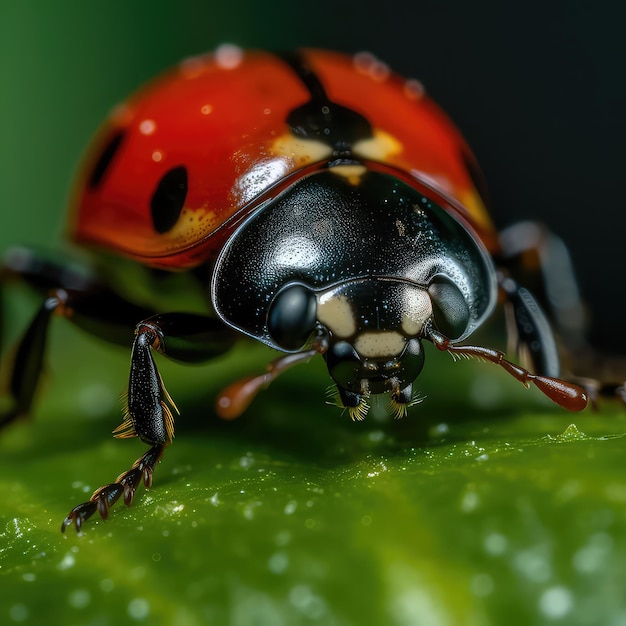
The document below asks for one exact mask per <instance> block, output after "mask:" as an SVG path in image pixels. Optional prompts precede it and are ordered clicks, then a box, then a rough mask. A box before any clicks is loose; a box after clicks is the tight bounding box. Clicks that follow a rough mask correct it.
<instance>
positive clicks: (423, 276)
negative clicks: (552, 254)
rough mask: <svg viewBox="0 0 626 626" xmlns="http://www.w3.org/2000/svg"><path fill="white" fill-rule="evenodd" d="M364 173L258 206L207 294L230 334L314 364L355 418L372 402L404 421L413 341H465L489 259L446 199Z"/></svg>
mask: <svg viewBox="0 0 626 626" xmlns="http://www.w3.org/2000/svg"><path fill="white" fill-rule="evenodd" d="M369 167H371V169H368V168H369ZM368 168H366V167H365V166H359V167H357V168H356V169H355V168H352V169H347V168H345V167H343V166H333V167H331V168H328V169H325V170H324V169H322V170H319V171H316V172H313V173H311V174H308V175H307V176H303V177H302V178H301V179H299V180H297V181H296V182H295V183H293V184H292V185H291V186H289V187H287V188H286V189H284V190H282V191H281V192H280V193H277V194H276V195H275V196H272V197H268V198H267V199H266V200H265V201H264V202H263V203H262V204H260V205H259V206H258V208H256V210H255V211H254V212H251V213H250V215H249V217H248V218H247V219H246V221H244V222H243V223H242V224H241V226H240V227H239V228H238V229H237V230H236V232H234V233H233V235H232V236H231V237H230V238H229V240H228V241H227V242H226V243H225V245H224V247H223V249H222V251H221V253H220V255H219V257H218V259H217V261H216V264H215V270H214V273H213V277H212V286H211V295H212V302H213V305H214V307H215V310H216V312H217V314H218V315H219V317H220V318H221V319H222V320H223V321H224V322H225V323H226V324H228V325H229V326H232V327H233V328H235V329H237V330H239V331H240V332H243V333H245V334H247V335H249V336H251V337H254V338H255V339H258V340H260V341H262V342H263V343H265V344H267V345H269V346H271V347H273V348H276V349H277V350H280V351H282V352H287V353H290V354H293V356H294V358H295V355H297V354H302V355H306V354H308V355H309V356H310V354H311V353H312V352H315V351H316V352H319V353H321V354H322V355H323V356H324V359H325V360H326V364H327V366H328V371H329V373H330V375H331V377H332V379H333V380H334V382H335V383H336V385H337V388H338V390H339V399H340V401H341V403H342V404H343V406H345V407H348V408H349V409H351V413H352V415H353V416H354V417H356V418H358V417H361V416H362V415H363V414H364V411H365V409H366V406H367V404H366V401H367V398H368V396H370V395H374V394H381V393H389V394H390V395H391V399H392V404H393V405H394V406H395V408H396V409H397V411H398V412H399V413H403V412H404V409H405V408H406V406H407V405H409V404H410V403H411V399H412V395H413V391H412V384H413V381H414V380H415V379H416V378H417V376H418V375H419V374H420V372H421V370H422V367H423V364H424V353H423V350H422V345H421V341H422V339H430V340H432V338H433V336H434V334H433V333H437V337H442V338H443V339H445V340H446V341H449V342H452V343H454V344H456V343H458V342H460V341H462V340H464V339H466V338H467V337H469V336H470V335H471V334H472V333H473V332H474V330H476V329H477V328H478V327H479V326H480V325H481V324H482V322H483V321H484V320H485V319H486V317H487V316H488V315H489V314H490V313H491V310H492V309H493V307H494V305H495V301H496V294H497V286H496V278H495V270H494V268H493V264H492V261H491V259H490V257H489V255H488V253H487V251H486V250H485V248H484V247H483V245H482V243H481V242H480V240H479V239H478V238H477V237H476V236H475V235H474V233H473V232H471V231H470V230H469V229H468V228H467V227H466V226H465V225H464V223H463V222H462V221H461V220H460V219H459V217H458V214H457V213H456V212H455V211H454V210H453V208H452V207H449V206H447V205H445V198H441V199H440V200H439V197H438V196H436V194H435V192H433V191H432V190H427V189H424V191H425V192H426V191H428V193H429V195H428V196H427V195H425V193H422V190H421V188H419V189H418V187H419V183H418V182H417V181H414V182H412V183H411V184H408V183H407V182H405V181H404V180H402V179H400V178H398V177H395V176H392V175H390V174H388V173H386V172H379V171H378V170H377V169H375V167H374V165H371V164H368ZM355 172H356V173H355ZM353 174H354V175H353ZM434 198H436V199H437V200H439V202H440V203H441V204H439V202H435V200H434ZM443 339H442V340H441V341H443ZM440 345H441V343H440ZM287 362H289V363H290V362H292V361H291V360H288V361H287Z"/></svg>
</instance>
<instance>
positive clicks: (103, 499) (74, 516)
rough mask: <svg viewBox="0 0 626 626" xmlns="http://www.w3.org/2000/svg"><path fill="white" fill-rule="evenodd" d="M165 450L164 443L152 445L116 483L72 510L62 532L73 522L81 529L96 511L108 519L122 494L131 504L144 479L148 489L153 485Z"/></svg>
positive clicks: (127, 503) (97, 490)
mask: <svg viewBox="0 0 626 626" xmlns="http://www.w3.org/2000/svg"><path fill="white" fill-rule="evenodd" d="M163 450H165V445H164V444H157V445H154V446H152V448H150V450H148V451H147V452H146V453H145V454H144V455H142V456H141V457H140V458H138V459H137V460H136V461H135V463H134V464H133V466H132V467H131V468H130V469H129V470H128V471H127V472H124V473H123V474H120V475H119V476H118V477H117V480H116V481H115V482H114V483H111V484H110V485H105V486H104V487H100V488H99V489H96V491H94V493H93V495H92V496H91V498H90V499H89V500H88V501H87V502H83V504H79V505H78V506H76V507H74V508H73V509H72V510H71V511H70V513H69V515H68V516H67V517H66V518H65V519H64V520H63V524H62V525H61V532H65V529H66V528H67V527H68V526H70V525H72V524H74V526H75V527H76V530H80V529H81V527H82V525H83V522H84V521H85V520H86V519H87V518H89V517H91V516H92V515H93V514H94V513H95V512H96V511H98V513H99V514H100V517H102V519H106V518H107V517H108V515H109V507H111V506H112V505H113V504H115V502H117V500H118V499H119V497H120V496H121V495H122V494H123V495H124V503H125V504H126V506H130V504H131V503H132V501H133V497H134V495H135V490H136V489H137V487H138V486H139V483H140V481H141V480H142V479H143V483H144V485H145V487H146V489H149V488H150V485H152V472H153V471H154V467H155V465H156V464H157V463H158V462H159V461H160V459H161V457H162V456H163Z"/></svg>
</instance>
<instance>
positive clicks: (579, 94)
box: [0, 1, 626, 626]
mask: <svg viewBox="0 0 626 626" xmlns="http://www.w3.org/2000/svg"><path fill="white" fill-rule="evenodd" d="M611 5H612V3H609V2H608V1H607V2H596V3H594V5H593V11H588V10H583V9H580V8H575V7H573V5H572V3H569V2H565V1H564V2H550V3H524V4H523V5H520V4H509V3H496V2H488V3H479V4H476V3H465V2H448V3H445V2H434V1H433V2H407V3H405V4H394V3H391V2H378V3H373V2H371V3H370V2H360V3H352V2H339V1H335V2H325V1H324V2H315V3H310V4H306V3H304V2H274V3H269V2H253V1H250V2H227V3H219V4H218V3H202V2H185V1H177V2H170V3H166V2H156V1H152V2H130V1H126V2H121V1H114V2H107V3H96V2H66V3H60V2H59V3H52V2H43V1H41V2H30V3H28V2H20V3H18V2H13V3H9V2H6V3H3V4H2V7H1V8H0V23H1V24H2V28H3V33H2V37H0V67H1V68H2V73H1V76H0V78H1V82H0V84H1V85H2V88H1V94H2V96H1V97H0V124H1V126H0V138H1V146H0V155H1V156H0V158H1V159H2V161H1V162H0V189H1V190H2V198H3V208H2V220H1V222H0V223H1V225H2V227H1V229H0V250H2V249H4V248H5V247H6V246H7V245H9V244H10V243H15V242H24V243H35V244H41V245H44V246H52V247H53V246H55V245H56V243H57V242H58V240H59V238H60V237H59V235H60V232H61V226H62V218H61V216H62V212H63V207H64V205H65V201H66V198H67V194H68V191H69V188H70V184H71V180H72V174H73V171H74V170H75V168H76V166H77V163H78V160H79V157H80V154H81V152H82V150H83V149H84V146H85V144H86V143H87V141H88V139H89V137H90V136H91V134H92V133H93V131H94V129H95V128H96V127H97V125H98V124H99V123H100V121H101V120H102V118H103V117H104V116H105V115H106V113H107V112H108V111H109V109H110V108H111V107H112V106H113V105H115V104H116V103H117V102H118V101H120V100H121V99H123V98H124V96H125V95H126V94H127V93H128V92H129V91H131V90H132V89H134V88H135V87H136V86H137V85H139V84H140V83H141V82H143V81H144V80H145V79H147V78H149V77H151V76H153V75H154V74H155V73H157V72H158V71H160V70H161V69H162V68H163V67H165V66H167V65H171V64H174V63H176V62H177V61H178V60H179V59H180V58H182V57H185V56H188V55H191V54H196V53H199V52H202V51H205V50H207V49H211V48H213V47H215V46H216V45H218V44H219V43H221V42H224V41H230V42H234V43H237V44H240V45H244V46H255V47H267V48H291V47H296V46H303V45H305V46H323V47H332V48H337V49H341V50H346V51H349V52H352V51H357V50H362V49H368V50H371V51H373V52H375V53H376V54H378V55H379V56H380V57H382V58H383V59H385V60H386V61H387V62H389V63H390V64H391V65H392V66H393V67H394V68H396V69H397V70H398V71H400V72H402V73H404V74H407V75H411V76H416V77H418V78H420V79H421V80H423V82H424V83H425V84H426V87H427V89H428V90H429V92H430V93H431V94H432V95H433V96H434V97H435V98H436V99H437V100H438V101H439V102H440V103H441V104H442V105H443V106H444V108H445V109H446V110H447V111H448V112H449V113H450V114H451V116H452V117H453V119H455V120H456V122H457V123H458V125H459V126H460V127H461V128H462V130H463V131H464V132H465V134H466V135H467V137H468V139H469V141H470V144H471V145H472V146H473V147H474V149H475V151H476V153H477V155H478V157H479V159H480V161H481V162H482V164H483V166H484V169H485V172H486V175H487V178H488V181H489V183H490V187H491V190H492V197H493V201H494V207H495V208H494V213H495V218H496V221H497V222H498V223H499V224H501V225H505V224H508V223H510V222H512V221H515V220H516V219H520V218H524V217H529V218H532V219H542V220H544V221H546V222H547V223H548V224H549V225H550V226H551V227H552V228H553V229H554V230H556V231H558V232H560V233H561V234H562V235H563V236H564V238H565V239H566V241H567V242H568V244H569V245H570V247H571V248H572V251H573V254H574V258H575V260H576V262H577V264H578V266H579V268H580V271H581V275H582V278H583V289H584V292H585V294H586V295H587V297H588V300H589V302H590V304H591V306H592V308H593V311H594V314H595V317H596V319H597V323H596V325H595V327H594V328H595V331H594V332H595V335H596V337H597V338H598V339H599V340H600V341H602V342H603V343H604V344H605V345H609V347H610V346H613V345H616V346H621V347H622V348H626V341H624V339H623V338H622V336H621V332H622V317H623V315H622V313H621V310H622V309H621V308H620V306H621V302H622V294H621V283H622V278H621V276H622V273H623V272H622V268H623V255H622V248H623V243H622V241H623V232H624V201H623V191H622V186H623V168H624V157H623V146H624V140H625V139H626V128H625V122H624V115H623V111H624V105H625V103H626V87H625V84H624V80H623V62H624V59H625V58H626V55H625V46H626V43H625V39H624V37H623V32H624V20H623V16H622V15H617V14H615V12H614V9H613V8H612V6H611ZM34 304H35V301H34V300H32V299H31V298H29V296H28V294H26V293H24V292H23V291H22V290H19V289H16V290H15V291H13V290H12V291H11V292H10V298H8V303H7V307H8V312H9V321H10V324H9V328H7V331H6V334H7V335H9V336H10V337H14V336H15V334H16V333H17V332H18V330H19V327H20V325H23V323H24V321H23V320H22V322H21V324H20V323H19V321H18V318H20V317H21V316H22V315H23V312H24V311H32V310H33V306H34ZM267 358H268V355H267V354H266V352H265V351H263V350H261V349H253V350H251V349H248V348H245V347H242V348H239V349H238V350H237V351H235V353H234V354H232V355H231V356H229V357H227V358H225V359H222V360H220V361H219V362H218V363H217V364H214V365H213V366H207V367H203V368H200V369H198V368H181V367H177V366H173V365H171V364H168V363H165V364H164V365H163V368H162V371H163V375H164V377H165V379H166V381H167V382H168V385H169V388H170V391H171V392H172V394H173V395H174V397H175V399H176V400H177V402H178V403H179V406H180V408H181V410H182V412H183V417H181V419H179V420H178V428H177V439H176V443H175V445H174V446H172V448H171V449H170V450H168V452H167V454H166V456H165V459H164V462H163V464H161V465H160V466H159V467H158V469H157V471H156V475H155V487H154V489H153V490H152V491H151V492H150V493H149V494H147V495H146V494H145V492H144V491H143V490H142V491H141V493H140V494H138V497H137V501H136V502H135V504H134V506H133V507H132V509H130V510H125V509H124V507H122V506H118V507H117V510H116V511H115V514H114V515H113V516H112V517H113V519H112V520H111V521H110V522H109V523H107V524H103V523H92V524H90V525H89V526H88V527H87V529H86V531H85V534H84V535H83V536H82V537H76V536H75V534H73V533H69V534H68V535H67V536H66V537H62V536H61V535H60V533H59V531H58V528H59V525H60V521H61V520H62V519H63V516H64V515H65V514H66V513H67V511H68V510H69V509H70V508H71V506H73V505H74V504H76V503H77V502H78V501H80V500H83V499H84V498H85V497H87V496H88V495H89V493H90V490H92V489H94V488H95V487H97V486H98V485H99V484H101V482H102V481H106V480H110V479H112V478H113V477H114V476H115V473H116V472H118V471H122V470H123V469H124V468H125V467H127V466H128V464H129V463H130V462H131V461H132V459H134V458H136V456H138V455H139V454H140V452H141V450H143V446H142V445H141V444H140V443H139V442H137V441H130V442H128V441H127V442H120V441H115V440H112V439H111V437H110V431H111V430H112V428H113V427H114V426H115V425H117V423H118V421H119V419H120V413H119V407H118V403H117V400H116V395H117V393H118V392H119V391H120V390H121V389H123V387H124V381H125V378H126V376H127V362H128V355H127V353H125V352H124V351H120V350H116V349H110V348H108V347H106V346H104V345H103V344H102V343H99V342H96V341H93V340H89V339H85V338H84V336H83V335H81V334H80V333H79V332H77V331H75V330H74V329H72V328H70V327H69V326H68V325H64V324H57V325H55V328H54V332H53V335H52V338H51V358H50V367H49V371H48V372H47V376H46V385H45V389H44V393H42V396H41V402H40V403H39V405H38V409H37V415H36V417H37V419H36V421H34V422H32V423H22V424H18V425H16V426H15V427H14V428H12V429H11V430H10V432H7V433H4V436H3V438H2V441H0V623H10V624H11V623H27V624H40V623H52V624H54V623H59V624H64V625H66V624H81V625H83V626H84V625H86V624H94V625H99V626H104V625H107V624H120V623H135V622H139V623H141V622H145V623H148V622H149V623H151V624H155V625H160V624H173V623H176V624H177V625H180V626H187V625H189V626H195V625H196V624H206V623H208V624H218V625H222V624H228V625H233V626H248V625H266V624H267V625H271V626H274V625H280V624H285V625H289V626H294V625H295V626H297V625H299V624H312V623H321V624H341V625H343V624H346V625H348V624H364V625H368V626H369V624H372V625H379V624H390V625H393V626H396V625H397V626H409V625H410V626H413V625H414V624H418V625H420V624H424V625H425V626H431V625H448V624H450V625H454V626H456V625H458V624H470V625H478V626H480V625H485V624H502V623H509V624H531V623H532V624H607V625H611V626H618V625H622V624H624V623H626V603H625V602H624V597H625V594H624V587H625V584H624V580H625V576H626V567H625V566H624V562H625V559H626V515H625V510H626V508H625V506H626V478H625V477H624V473H623V467H624V463H623V459H624V457H625V455H626V444H624V439H623V437H622V434H623V432H624V431H626V419H625V416H624V411H623V409H622V408H621V407H617V406H613V405H610V404H609V405H605V406H604V407H603V408H602V410H601V411H600V412H599V413H595V414H594V413H591V412H588V413H585V414H583V415H577V416H572V415H568V414H565V413H564V412H562V411H561V410H559V409H557V408H554V407H552V406H550V405H549V404H547V403H545V402H543V401H542V399H541V398H539V397H538V394H536V393H533V392H525V391H524V389H523V388H521V387H520V386H519V385H517V384H516V383H515V382H514V381H512V380H509V379H508V378H507V377H506V376H505V375H504V374H503V373H502V372H495V371H494V369H493V368H490V367H489V366H487V365H483V364H477V363H473V362H471V363H459V364H457V365H453V364H451V363H450V360H449V359H448V358H447V356H446V355H441V354H432V351H431V352H430V353H429V354H428V355H427V360H428V362H427V367H426V368H425V371H424V374H423V375H422V376H421V377H420V383H419V386H420V390H421V391H422V392H423V394H424V395H427V396H428V397H427V399H426V401H425V402H424V403H423V404H422V405H421V406H419V407H417V408H416V409H414V410H413V411H412V413H411V416H410V417H409V418H407V419H405V420H402V421H401V422H384V420H382V418H381V417H380V415H379V414H377V413H376V412H374V414H373V415H372V416H371V417H370V419H369V420H368V421H367V422H366V423H363V424H351V423H350V422H349V421H348V420H347V418H346V417H345V416H344V417H341V414H340V412H338V411H337V410H335V409H334V408H332V407H327V406H326V405H325V404H324V389H325V387H326V386H327V384H328V379H327V376H326V374H325V372H324V368H323V364H321V363H320V362H318V363H315V364H313V363H312V364H311V365H310V366H307V367H303V368H300V371H294V372H290V373H288V374H286V375H285V376H284V377H283V379H282V380H280V381H278V382H277V383H276V384H275V385H274V386H273V387H272V388H271V389H270V390H269V391H268V392H266V393H265V394H263V395H262V397H260V398H259V400H258V401H257V402H256V403H255V405H253V407H252V408H251V409H250V411H249V412H248V413H247V414H246V415H245V416H244V417H242V418H241V419H240V420H239V421H238V422H236V423H227V424H224V423H220V422H219V421H218V420H217V419H216V418H215V416H214V415H213V412H212V410H211V408H210V407H211V402H212V399H213V398H214V396H215V393H216V391H217V389H219V388H220V387H221V386H223V385H224V384H226V383H227V382H228V381H229V380H231V379H232V378H233V377H236V376H238V375H242V374H244V373H249V372H254V371H258V370H259V369H260V368H262V367H263V364H264V362H265V361H266V360H267ZM570 423H574V424H575V426H574V427H569V428H568V425H569V424H570Z"/></svg>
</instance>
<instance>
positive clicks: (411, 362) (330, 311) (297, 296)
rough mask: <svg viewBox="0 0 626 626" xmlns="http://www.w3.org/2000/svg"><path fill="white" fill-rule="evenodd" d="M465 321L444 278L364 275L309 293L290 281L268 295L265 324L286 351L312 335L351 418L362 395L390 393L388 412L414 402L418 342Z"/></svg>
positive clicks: (460, 327) (454, 331) (362, 406)
mask: <svg viewBox="0 0 626 626" xmlns="http://www.w3.org/2000/svg"><path fill="white" fill-rule="evenodd" d="M469 321H470V313H469V308H468V306H467V303H466V302H465V299H464V298H463V295H462V293H461V291H460V290H459V289H458V287H456V286H455V285H454V284H453V283H452V282H451V281H450V280H449V279H447V278H446V277H443V276H435V277H434V278H433V280H432V281H431V282H430V285H429V286H421V285H417V284H414V283H411V282H410V281H407V280H399V279H395V278H385V277H369V278H362V279H356V280H353V281H349V282H346V283H342V284H340V285H337V286H334V287H332V288H330V289H327V290H323V291H319V292H317V293H315V292H313V291H312V290H310V289H308V288H307V287H306V286H304V285H301V284H293V285H291V286H289V287H287V288H285V289H284V290H283V291H281V292H280V293H279V294H278V295H277V297H276V298H275V299H274V301H273V303H272V305H271V307H270V311H269V320H268V322H269V324H268V327H269V331H270V334H271V336H272V339H273V340H274V342H275V343H276V344H277V345H280V346H281V347H282V348H284V349H287V350H295V349H301V348H302V343H303V341H306V339H307V337H309V338H310V337H313V345H314V346H315V348H316V349H317V350H318V351H319V352H322V353H323V355H324V358H325V360H326V364H327V366H328V371H329V373H330V376H331V377H332V379H333V380H334V381H335V383H336V385H337V389H338V393H339V400H340V402H341V404H342V405H343V406H345V407H347V408H348V409H349V410H350V412H351V413H352V415H353V417H355V418H357V419H359V418H362V417H363V416H364V415H365V413H366V411H367V398H368V397H369V396H370V395H375V394H382V393H389V394H390V398H391V404H392V408H393V412H394V413H395V414H397V415H402V414H403V413H404V412H405V410H406V408H407V407H408V406H410V404H411V403H412V402H413V401H414V395H413V381H414V380H415V379H416V378H417V377H418V376H419V374H420V372H421V371H422V367H423V365H424V351H423V347H422V342H421V339H424V338H426V339H428V338H429V335H430V332H431V330H432V329H433V328H434V329H436V330H438V331H439V332H443V333H445V335H446V336H447V337H449V338H450V339H452V340H454V339H456V338H458V337H460V336H461V335H463V334H464V332H465V331H466V329H467V326H468V324H469ZM311 331H313V333H312V334H311Z"/></svg>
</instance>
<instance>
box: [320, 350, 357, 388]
mask: <svg viewBox="0 0 626 626" xmlns="http://www.w3.org/2000/svg"><path fill="white" fill-rule="evenodd" d="M324 358H325V359H326V366H327V367H328V373H329V374H330V375H331V377H332V379H333V380H334V381H335V382H336V383H337V385H338V386H339V387H342V388H343V389H348V390H349V391H355V392H359V391H360V386H361V381H360V379H359V368H360V365H361V359H360V358H359V355H358V354H357V351H356V350H355V349H354V348H353V347H352V345H351V344H349V343H348V342H347V341H338V342H337V343H335V344H333V345H332V346H331V347H330V348H329V350H328V352H326V353H325V354H324Z"/></svg>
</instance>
